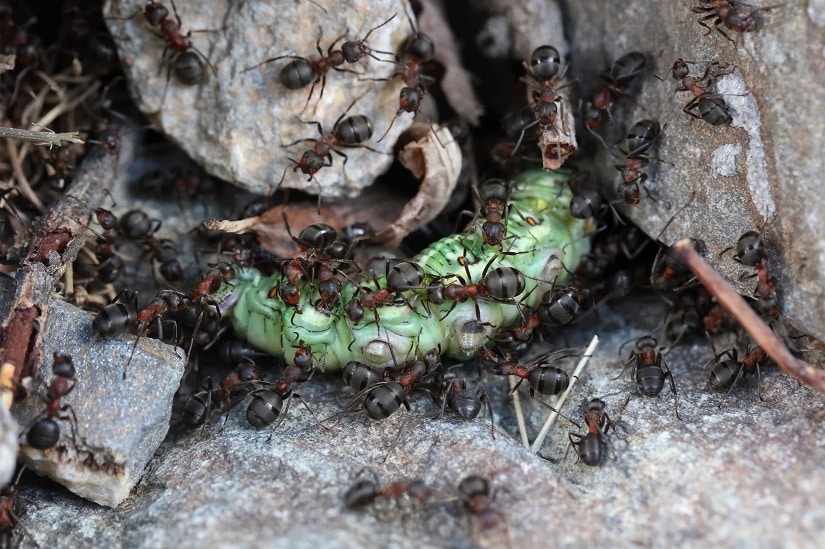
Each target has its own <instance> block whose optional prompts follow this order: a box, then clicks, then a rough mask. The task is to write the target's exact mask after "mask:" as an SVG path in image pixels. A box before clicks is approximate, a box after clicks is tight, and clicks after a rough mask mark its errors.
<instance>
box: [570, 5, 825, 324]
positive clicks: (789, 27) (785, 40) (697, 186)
mask: <svg viewBox="0 0 825 549" xmlns="http://www.w3.org/2000/svg"><path fill="white" fill-rule="evenodd" d="M705 4H707V3H705ZM760 4H766V2H761V3H760ZM767 4H769V2H768V3H767ZM693 5H698V2H677V3H668V2H660V3H652V4H651V3H650V2H642V1H630V2H625V3H623V4H622V6H621V8H620V9H619V8H616V9H604V6H602V5H601V4H598V3H591V2H572V3H569V4H568V5H567V8H568V10H569V18H568V19H566V21H569V25H568V26H567V30H568V32H569V38H570V44H571V48H572V49H571V54H570V55H571V56H570V66H571V69H570V76H571V77H572V78H577V79H578V80H579V92H580V94H581V97H582V99H583V100H584V101H586V100H587V99H588V98H589V97H592V95H593V93H595V92H596V91H597V89H598V87H599V86H602V85H604V82H600V81H599V80H598V71H600V70H602V69H604V68H607V67H609V66H610V65H611V63H612V62H613V61H614V60H615V59H616V58H618V57H619V56H621V55H622V54H624V53H627V52H629V51H634V50H635V51H641V52H642V53H645V54H646V55H647V56H648V59H649V60H650V61H651V62H652V64H653V66H652V73H653V74H655V75H658V76H659V77H661V78H663V79H664V80H665V81H660V80H657V79H656V78H653V77H652V76H651V77H649V78H646V79H644V81H643V82H642V83H641V84H642V86H641V93H640V94H638V95H635V96H634V97H635V104H634V102H632V101H629V100H621V99H620V100H619V106H618V108H617V109H614V112H613V113H612V115H613V118H612V123H613V126H612V127H611V126H610V124H607V125H606V126H607V132H606V134H605V141H606V142H607V143H608V144H610V145H612V144H613V143H615V142H617V141H619V140H620V139H621V138H622V136H623V135H624V132H625V131H626V130H627V129H628V128H629V127H630V126H631V125H632V124H634V123H635V122H636V121H638V120H641V119H645V118H648V119H650V118H654V119H658V121H659V122H660V123H661V124H662V127H663V128H664V130H663V132H664V137H663V138H662V139H661V142H660V143H659V145H658V150H656V151H655V152H654V153H653V155H652V156H654V157H656V158H659V159H661V161H660V162H656V161H653V162H651V165H650V166H649V168H648V170H647V171H648V174H649V175H650V179H649V180H648V183H647V186H648V188H650V190H651V192H652V193H653V194H654V196H656V197H658V200H657V201H656V202H654V201H653V200H649V199H642V201H641V203H640V204H639V206H638V207H622V208H621V209H622V212H623V213H625V214H626V215H628V216H629V217H630V218H631V219H632V220H633V222H634V223H636V224H638V225H639V226H640V227H642V228H643V229H644V230H645V232H647V233H648V234H649V235H651V236H653V237H659V238H660V239H661V241H662V242H663V243H665V244H667V245H670V244H672V243H673V242H674V241H676V240H678V239H680V238H682V237H694V238H700V239H702V240H704V241H705V243H706V245H707V248H708V251H707V254H706V257H707V259H708V260H710V261H711V262H712V263H714V265H715V266H716V268H717V269H719V270H721V271H722V272H723V273H724V274H725V275H726V276H727V277H728V278H729V279H730V280H731V281H732V282H733V283H735V284H736V285H737V286H738V289H739V291H740V293H742V294H744V295H753V291H754V287H755V285H756V281H755V279H754V278H745V279H741V278H742V277H743V276H744V277H748V276H749V275H752V274H753V272H754V270H753V269H752V268H745V267H743V266H741V265H740V264H739V263H737V262H736V261H734V259H733V254H734V253H735V252H734V251H731V247H735V246H736V242H737V240H738V239H739V236H740V235H741V234H742V233H744V232H745V231H749V230H757V231H763V235H764V243H765V246H766V247H767V250H768V264H769V268H770V272H771V274H772V275H773V276H775V277H776V279H777V291H778V294H779V299H780V303H781V310H782V315H783V316H785V317H786V318H788V319H790V320H791V321H793V322H795V323H797V324H798V325H799V326H800V327H801V328H802V329H803V330H804V331H806V332H808V333H810V334H812V335H814V336H816V337H817V338H820V339H821V338H823V337H825V310H824V309H823V308H822V307H813V306H811V304H813V303H821V302H822V300H823V297H825V295H824V294H825V279H824V278H823V276H825V275H823V273H825V249H823V247H822V240H823V238H825V218H823V216H821V215H819V212H821V211H823V208H825V198H823V194H822V193H821V192H820V189H819V186H818V184H817V182H818V181H820V180H821V174H822V173H823V171H825V164H824V163H825V160H823V156H822V155H821V154H818V153H817V148H818V147H819V144H821V143H822V142H823V140H825V135H823V129H822V124H821V123H819V122H818V120H817V117H816V116H813V115H812V113H818V112H822V110H823V109H824V108H825V94H823V93H822V89H823V85H825V80H823V67H825V54H823V51H825V49H823V48H825V38H823V36H825V33H823V32H822V31H823V24H822V17H821V15H820V13H821V9H820V10H817V9H816V7H814V6H813V5H812V6H811V7H809V8H808V9H807V10H806V7H805V5H804V3H803V4H799V3H797V4H782V5H779V6H775V7H774V8H773V9H771V10H769V11H763V12H760V13H758V14H757V15H758V17H759V18H760V19H762V20H763V27H762V28H761V29H759V30H758V31H756V32H750V33H747V34H742V33H737V32H735V31H731V30H728V29H726V28H725V27H724V25H722V26H721V29H722V30H725V32H727V33H728V34H729V35H730V36H731V38H732V39H733V41H734V42H735V43H733V42H731V41H729V40H726V39H725V37H724V36H722V34H721V33H719V32H716V31H711V32H708V30H707V29H705V28H703V27H702V26H700V25H699V24H698V22H697V20H698V19H699V17H701V15H700V14H695V13H692V12H691V7H692V6H693ZM757 7H759V6H752V7H749V8H747V9H749V10H751V9H756V8H757ZM712 23H713V20H712V19H711V20H709V21H708V24H710V25H711V26H712ZM677 58H682V59H685V60H688V61H694V62H696V64H695V65H689V67H690V71H691V74H692V75H694V76H697V77H698V76H701V75H702V72H703V71H704V70H705V67H706V65H707V64H708V63H709V62H713V61H719V62H721V63H724V64H727V65H729V66H730V67H731V68H733V71H732V72H731V73H730V74H728V75H726V76H722V77H721V78H720V79H719V80H718V83H717V86H716V90H717V91H718V92H719V93H720V94H722V97H723V99H724V101H725V102H726V103H727V104H728V106H729V107H730V110H731V113H732V115H733V121H732V124H731V125H721V126H711V125H710V124H708V123H706V122H704V121H703V120H697V119H695V118H693V117H691V116H689V115H688V114H685V113H683V112H682V106H683V105H685V104H686V103H687V102H688V101H689V100H690V99H691V98H692V97H693V96H692V95H691V94H690V93H686V92H679V93H675V92H674V89H675V88H676V83H675V82H674V81H673V80H672V78H671V77H670V74H669V70H670V67H671V65H672V64H673V62H674V61H675V60H676V59H677ZM599 148H600V149H601V148H602V147H599ZM614 153H615V154H620V153H618V152H617V151H614ZM621 163H622V161H621V159H620V158H616V157H614V156H612V155H609V154H606V153H605V151H604V150H601V151H600V164H601V170H602V176H603V178H605V180H606V181H609V182H610V184H609V186H610V187H611V188H615V184H616V181H617V179H618V177H617V175H616V171H615V170H614V169H613V165H615V164H621ZM588 169H592V168H588ZM694 192H695V193H696V197H695V199H694V200H693V202H691V203H690V205H689V206H687V207H686V208H685V209H684V211H680V210H679V209H680V208H681V207H682V206H684V205H685V204H687V203H688V201H689V199H690V197H691V194H692V193H694ZM674 215H675V219H674V220H673V223H672V224H671V225H670V227H669V228H668V229H667V230H666V231H665V232H664V234H660V233H661V232H662V231H663V228H664V226H665V224H666V223H667V222H668V221H669V220H670V219H671V218H673V217H674ZM723 252H724V253H723Z"/></svg>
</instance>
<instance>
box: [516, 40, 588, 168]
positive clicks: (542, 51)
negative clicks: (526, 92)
mask: <svg viewBox="0 0 825 549" xmlns="http://www.w3.org/2000/svg"><path fill="white" fill-rule="evenodd" d="M525 69H526V70H527V73H528V75H529V77H528V78H525V79H523V80H524V82H525V83H527V86H528V87H530V88H532V91H531V93H530V96H531V97H532V98H533V117H534V120H533V121H532V122H531V123H529V124H527V125H526V126H524V127H523V128H522V129H521V135H519V138H518V141H516V146H515V147H514V148H513V152H512V155H515V153H516V151H518V149H519V147H520V146H521V142H522V141H523V139H524V135H525V133H526V132H527V130H529V129H530V128H532V127H534V126H538V127H539V130H540V131H541V132H542V134H543V133H544V132H545V131H546V130H548V129H549V128H553V131H554V132H555V133H557V134H558V131H557V130H556V116H557V115H558V114H559V109H560V107H559V105H561V108H562V109H563V108H564V107H563V106H564V103H563V99H562V96H561V95H559V94H558V93H557V91H558V89H561V88H558V89H557V88H556V86H555V82H554V80H555V79H556V75H558V73H559V70H560V69H561V55H560V54H559V51H558V50H557V49H556V48H554V47H553V46H549V45H544V46H539V47H538V48H536V49H535V50H533V53H531V54H530V64H529V65H527V64H525ZM559 78H561V76H559ZM561 114H562V115H563V114H564V113H561ZM557 152H558V153H559V154H561V149H560V148H559V149H558V150H557ZM572 152H573V151H569V152H568V153H567V155H569V154H571V153H572ZM512 155H511V156H512ZM559 158H561V156H560V157H559Z"/></svg>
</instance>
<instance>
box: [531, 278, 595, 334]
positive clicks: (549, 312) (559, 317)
mask: <svg viewBox="0 0 825 549" xmlns="http://www.w3.org/2000/svg"><path fill="white" fill-rule="evenodd" d="M587 298H588V291H587V290H586V289H584V288H575V287H574V288H570V289H569V290H565V291H560V289H553V290H549V291H547V292H545V293H544V295H543V296H542V297H541V304H540V305H539V318H540V319H541V322H542V323H543V324H544V325H546V326H564V325H567V324H570V323H571V322H573V321H574V320H575V319H576V318H577V317H578V316H579V314H580V313H581V310H582V307H583V305H584V303H585V301H586V299H587Z"/></svg>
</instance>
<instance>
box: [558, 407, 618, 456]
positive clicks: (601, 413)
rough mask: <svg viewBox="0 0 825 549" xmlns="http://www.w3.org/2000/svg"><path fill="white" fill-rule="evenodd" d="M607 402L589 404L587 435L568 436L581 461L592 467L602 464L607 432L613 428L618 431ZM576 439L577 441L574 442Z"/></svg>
mask: <svg viewBox="0 0 825 549" xmlns="http://www.w3.org/2000/svg"><path fill="white" fill-rule="evenodd" d="M606 408H607V403H605V401H603V400H601V399H599V398H594V399H592V400H591V401H590V402H588V403H587V406H586V407H585V409H584V414H583V415H584V422H585V424H586V425H587V433H586V434H584V435H581V434H579V433H573V432H570V433H568V434H567V436H568V438H569V439H570V445H571V446H573V447H574V448H575V449H576V453H577V454H578V456H579V460H580V461H581V462H582V463H584V464H585V465H588V466H590V467H597V466H598V465H600V464H601V462H602V444H606V443H607V439H606V436H607V432H608V431H609V430H610V429H611V428H612V429H613V430H614V431H615V430H616V424H615V423H614V422H613V420H611V419H610V416H608V415H607V412H606V411H605V409H606ZM573 437H576V440H573Z"/></svg>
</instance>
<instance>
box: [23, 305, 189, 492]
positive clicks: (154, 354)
mask: <svg viewBox="0 0 825 549" xmlns="http://www.w3.org/2000/svg"><path fill="white" fill-rule="evenodd" d="M91 322H92V315H90V314H88V313H85V312H83V311H79V310H78V309H76V308H75V307H73V306H71V305H69V304H66V303H63V302H59V301H57V302H54V303H53V304H52V306H51V307H50V308H49V321H48V325H47V327H46V330H45V333H44V338H45V346H44V352H43V355H44V357H47V358H46V359H45V360H44V364H42V365H41V369H40V372H41V373H42V375H43V378H44V379H43V385H42V386H40V387H39V388H35V389H34V390H33V391H32V392H31V393H30V395H29V397H28V398H27V399H26V400H24V401H22V402H20V403H17V404H15V406H14V408H13V412H14V416H15V418H16V419H17V421H18V422H19V423H20V424H21V425H23V426H27V427H28V426H30V425H32V423H34V421H35V420H36V419H38V418H40V417H42V413H43V409H44V402H43V398H44V396H45V389H46V383H48V382H49V381H50V380H51V377H52V376H51V363H52V353H53V352H60V353H66V354H69V355H71V357H72V360H73V362H74V365H75V369H76V375H75V387H74V389H73V390H72V391H71V393H69V395H68V396H66V397H65V398H64V399H63V400H62V403H64V404H68V405H69V406H71V409H72V411H73V414H72V412H69V411H68V410H67V411H66V412H64V414H65V415H67V416H72V415H74V416H76V418H77V422H76V424H75V425H73V423H74V421H73V420H68V419H66V420H60V421H58V425H59V426H60V441H59V442H58V444H57V446H55V447H54V448H50V449H47V450H36V449H34V448H32V447H30V446H24V447H23V449H22V451H21V458H22V460H23V462H24V463H25V464H26V465H27V466H28V467H29V468H30V469H33V470H35V471H36V472H38V473H39V474H45V475H48V476H50V477H51V478H53V479H55V480H57V481H58V482H60V483H61V484H63V485H65V486H66V487H67V488H69V490H71V491H73V492H75V493H76V494H78V495H80V496H82V497H84V498H87V499H89V500H91V501H94V502H95V503H98V504H100V505H106V506H109V507H114V506H116V505H118V504H119V503H120V502H121V501H122V500H123V499H124V498H125V497H126V496H128V495H129V492H130V491H131V490H132V488H133V487H134V485H135V484H136V483H137V481H138V480H140V477H141V475H142V474H143V469H144V467H145V465H146V463H147V462H148V461H149V459H150V458H151V457H152V455H153V454H154V453H155V450H156V449H157V448H158V446H159V445H160V443H161V442H162V441H163V439H164V437H165V436H166V432H167V431H168V429H169V416H170V413H171V407H172V397H173V396H174V394H175V391H177V389H178V385H179V384H180V379H181V376H182V374H183V360H184V357H183V353H182V352H181V354H180V355H176V354H175V350H174V348H173V347H171V346H169V345H166V344H164V343H161V342H159V341H157V340H154V339H149V338H141V339H140V341H139V343H138V345H137V348H136V349H135V350H134V357H133V358H132V360H131V362H130V363H129V367H128V372H127V377H126V379H123V371H124V365H125V364H126V361H127V360H128V358H129V355H130V354H131V353H132V350H133V346H134V339H133V338H131V337H129V338H121V339H112V340H101V339H99V338H98V337H97V336H96V335H93V334H92V331H91ZM33 385H34V386H35V387H37V386H38V385H39V384H38V382H37V381H36V380H35V381H34V382H33ZM73 431H74V435H73V434H72V433H73Z"/></svg>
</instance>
